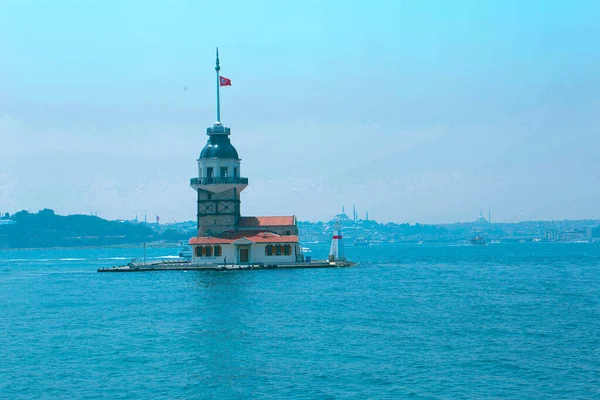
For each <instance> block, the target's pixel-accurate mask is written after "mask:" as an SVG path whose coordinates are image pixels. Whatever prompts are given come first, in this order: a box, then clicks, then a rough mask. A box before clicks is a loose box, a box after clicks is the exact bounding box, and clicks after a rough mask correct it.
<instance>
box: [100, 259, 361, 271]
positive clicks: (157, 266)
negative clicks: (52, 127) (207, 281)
mask: <svg viewBox="0 0 600 400" xmlns="http://www.w3.org/2000/svg"><path fill="white" fill-rule="evenodd" d="M354 265H355V264H354V263H353V262H350V261H333V262H329V261H326V260H322V261H317V260H315V261H311V262H303V263H287V264H286V263H281V264H264V263H259V264H237V265H236V264H214V265H206V264H192V263H191V262H189V261H185V260H181V261H179V260H170V261H159V262H148V263H136V262H131V263H129V264H127V265H122V266H114V267H105V268H98V272H152V271H237V270H255V269H276V268H277V269H293V268H342V267H352V266H354Z"/></svg>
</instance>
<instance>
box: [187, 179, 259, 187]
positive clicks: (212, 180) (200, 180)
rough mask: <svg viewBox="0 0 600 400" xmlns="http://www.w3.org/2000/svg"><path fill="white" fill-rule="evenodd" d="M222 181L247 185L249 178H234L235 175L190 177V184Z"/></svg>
mask: <svg viewBox="0 0 600 400" xmlns="http://www.w3.org/2000/svg"><path fill="white" fill-rule="evenodd" d="M220 183H225V184H242V185H247V184H248V178H234V177H227V178H222V177H219V178H216V177H214V178H192V179H190V185H213V184H220Z"/></svg>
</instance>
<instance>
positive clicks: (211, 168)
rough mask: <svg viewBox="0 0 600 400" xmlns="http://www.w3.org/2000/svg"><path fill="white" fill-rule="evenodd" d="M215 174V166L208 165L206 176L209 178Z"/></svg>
mask: <svg viewBox="0 0 600 400" xmlns="http://www.w3.org/2000/svg"><path fill="white" fill-rule="evenodd" d="M213 174H214V172H213V167H207V168H206V177H207V178H212V177H213Z"/></svg>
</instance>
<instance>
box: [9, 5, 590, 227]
mask: <svg viewBox="0 0 600 400" xmlns="http://www.w3.org/2000/svg"><path fill="white" fill-rule="evenodd" d="M599 38H600V2H599V1H594V0H592V1H549V0H544V1H533V0H528V1H523V0H518V1H507V0H503V1H420V0H414V1H400V0H392V1H348V0H344V1H322V0H320V1H306V0H303V1H294V2H292V1H289V2H288V1H218V2H216V1H215V2H204V1H147V0H144V1H142V0H140V1H124V0H119V1H106V0H104V1H95V2H91V1H58V0H53V1H42V0H35V1H33V0H32V1H24V0H14V1H13V0H2V1H1V2H0V212H11V213H12V212H15V211H17V210H20V209H29V210H31V211H32V212H33V211H37V210H39V209H41V208H46V207H47V208H53V209H55V210H56V211H57V212H58V213H61V214H67V213H84V214H85V213H90V212H97V213H98V215H99V216H101V217H104V218H109V219H113V218H127V219H130V218H134V217H135V215H136V214H137V215H138V216H139V217H140V218H142V217H143V215H144V213H147V214H148V216H149V218H151V219H153V218H154V216H155V215H156V214H158V215H160V216H161V221H164V222H170V221H173V220H177V221H181V220H193V219H195V214H196V209H195V208H196V203H195V192H194V191H193V190H192V189H191V188H190V187H189V179H190V178H192V177H194V176H195V175H196V172H197V162H196V159H197V158H198V155H199V153H200V151H201V149H202V148H203V146H204V145H205V143H206V140H207V136H206V128H207V127H208V126H210V125H212V123H213V122H214V120H215V75H214V74H215V73H214V51H215V46H219V49H220V54H221V67H222V70H221V73H222V75H224V76H226V77H228V78H230V79H232V81H233V86H232V87H227V88H224V89H223V90H222V113H221V116H222V118H221V119H222V121H223V123H224V124H225V125H226V126H229V127H231V129H232V135H231V140H232V143H233V144H234V146H235V147H236V148H237V150H238V152H239V154H240V157H241V158H242V174H243V175H244V176H247V177H248V178H249V179H250V186H249V187H248V188H247V189H246V190H245V191H244V192H243V193H242V214H244V215H280V214H284V215H285V214H296V215H297V216H298V218H299V219H301V220H319V219H330V218H331V217H332V216H333V215H334V214H335V213H336V212H338V211H339V209H340V208H341V206H342V205H345V206H346V211H347V212H348V213H351V209H352V204H356V207H357V210H358V212H359V216H361V217H364V212H365V211H368V212H369V216H370V217H371V218H372V219H377V220H381V221H396V222H423V223H432V222H451V221H460V220H473V219H475V218H476V217H477V216H478V215H479V210H480V209H484V212H485V213H487V209H488V208H491V210H492V218H493V219H494V220H496V221H518V220H520V219H563V218H600V122H599V121H600V100H599V94H600V40H599Z"/></svg>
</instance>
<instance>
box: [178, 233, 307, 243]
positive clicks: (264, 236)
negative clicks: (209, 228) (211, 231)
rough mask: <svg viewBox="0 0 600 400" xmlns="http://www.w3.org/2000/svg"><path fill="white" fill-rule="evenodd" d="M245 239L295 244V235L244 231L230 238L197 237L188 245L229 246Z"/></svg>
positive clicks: (255, 241)
mask: <svg viewBox="0 0 600 400" xmlns="http://www.w3.org/2000/svg"><path fill="white" fill-rule="evenodd" d="M241 238H246V239H248V240H250V241H251V242H254V243H297V242H298V236H297V235H289V236H282V235H278V234H276V233H273V232H261V231H245V232H236V233H235V234H234V235H233V236H232V237H230V238H218V237H212V236H199V237H193V238H191V239H190V241H189V242H188V244H191V245H194V244H196V245H198V244H229V243H232V242H235V241H236V240H238V239H241Z"/></svg>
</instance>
